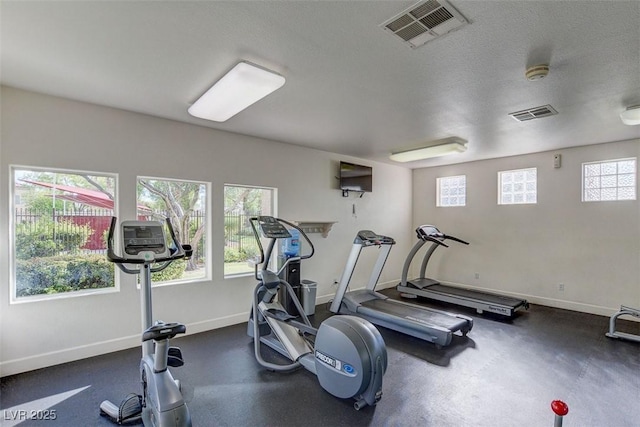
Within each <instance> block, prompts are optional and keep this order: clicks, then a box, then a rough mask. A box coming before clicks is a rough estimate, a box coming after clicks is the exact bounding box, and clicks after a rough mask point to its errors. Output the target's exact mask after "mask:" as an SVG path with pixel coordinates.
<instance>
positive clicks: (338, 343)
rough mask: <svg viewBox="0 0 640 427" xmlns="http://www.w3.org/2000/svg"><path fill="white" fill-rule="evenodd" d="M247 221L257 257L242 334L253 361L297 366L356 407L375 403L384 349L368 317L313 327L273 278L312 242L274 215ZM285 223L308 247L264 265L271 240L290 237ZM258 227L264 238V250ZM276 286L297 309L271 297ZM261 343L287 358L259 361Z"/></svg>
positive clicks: (279, 367) (336, 319) (342, 318)
mask: <svg viewBox="0 0 640 427" xmlns="http://www.w3.org/2000/svg"><path fill="white" fill-rule="evenodd" d="M250 223H251V227H252V229H253V234H254V236H255V238H256V241H257V243H258V248H259V249H260V260H259V261H258V262H257V263H256V264H255V278H256V280H258V282H259V283H258V285H257V286H256V288H255V291H254V294H253V305H252V308H251V315H250V319H249V324H248V327H247V334H248V335H249V336H250V337H252V338H253V343H254V353H255V357H256V360H257V361H258V363H259V364H260V365H262V366H264V367H265V368H267V369H269V370H272V371H279V372H286V371H292V370H294V369H297V368H299V367H301V366H302V367H304V368H305V369H307V370H308V371H310V372H312V373H313V374H315V375H316V376H317V377H318V381H319V382H320V386H322V388H323V389H325V390H326V391H327V392H329V393H330V394H332V395H334V396H336V397H339V398H343V399H350V398H353V399H355V403H354V408H355V409H356V410H359V409H361V408H363V407H365V406H367V405H370V406H373V405H375V404H376V403H377V402H378V401H379V400H380V399H381V397H382V377H383V375H384V373H385V371H386V369H387V349H386V347H385V343H384V340H383V339H382V336H381V335H380V332H378V330H377V329H376V328H375V327H374V326H373V325H372V324H371V323H369V322H368V321H366V320H364V319H361V318H358V317H355V316H333V317H330V318H328V319H327V320H325V321H324V322H322V324H321V325H320V327H319V328H318V329H316V328H314V327H313V326H312V324H311V322H310V321H309V318H308V317H307V315H306V314H305V311H304V309H303V307H302V304H301V303H300V300H299V299H298V297H297V296H296V294H295V292H294V290H293V288H292V286H291V285H290V284H289V283H287V282H286V281H285V280H282V279H281V278H280V277H279V276H280V273H281V272H282V271H284V269H285V268H286V266H287V263H288V262H291V261H296V260H302V259H308V258H310V257H311V256H313V253H314V248H313V243H311V241H310V240H309V238H308V237H307V235H306V234H305V233H304V231H302V229H300V228H299V227H298V226H296V225H294V224H293V223H291V222H288V221H285V220H283V219H280V218H274V217H271V216H260V217H253V218H251V219H250ZM287 226H288V227H290V228H295V229H297V230H298V231H299V232H300V235H301V236H302V237H304V239H305V240H306V242H307V243H308V245H309V247H310V252H309V253H308V254H306V255H301V256H297V257H293V258H289V259H288V260H287V261H286V262H285V264H284V265H282V267H281V268H280V271H278V272H276V271H272V270H269V267H268V266H269V262H270V260H271V258H272V254H273V249H274V247H275V243H276V241H277V240H278V239H287V238H291V234H290V233H289V230H288V229H287ZM258 229H260V231H261V232H262V235H263V236H264V237H265V238H268V239H270V241H269V245H268V248H267V252H266V254H265V252H264V249H263V247H262V243H261V241H260V234H259V232H258ZM259 268H260V269H259ZM281 287H282V288H283V289H284V290H285V292H286V293H287V294H288V295H289V297H290V298H291V302H292V303H293V305H294V306H295V308H296V310H297V313H288V312H287V311H286V310H285V309H284V308H283V306H282V304H281V302H280V301H277V300H276V296H277V295H278V291H279V289H280V288H281ZM262 344H265V345H267V346H268V347H270V348H272V349H274V350H276V351H277V352H278V353H280V354H281V355H283V356H285V357H286V358H287V359H289V360H290V363H287V364H278V363H271V362H267V361H266V360H264V358H263V357H262V355H261V345H262Z"/></svg>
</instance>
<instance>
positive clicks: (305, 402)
mask: <svg viewBox="0 0 640 427" xmlns="http://www.w3.org/2000/svg"><path fill="white" fill-rule="evenodd" d="M385 293H388V294H389V295H391V296H393V297H397V293H396V292H395V290H387V291H385ZM420 303H425V302H424V301H423V300H420ZM425 305H426V303H425ZM429 305H431V306H434V305H433V304H429ZM436 307H437V308H440V309H446V310H448V311H453V312H459V313H462V314H466V315H469V316H472V317H473V318H474V328H473V330H472V331H471V332H470V333H469V335H468V337H466V338H464V337H455V338H454V341H453V343H452V344H451V345H450V346H448V347H445V348H442V349H437V348H436V347H435V346H433V345H432V344H429V343H426V342H424V341H420V340H418V339H415V338H412V337H409V336H406V335H402V334H400V333H397V332H394V331H390V330H386V329H383V328H380V331H381V334H382V336H383V338H384V340H385V342H386V345H387V351H388V356H389V364H388V369H387V372H386V375H385V377H384V384H383V392H384V395H383V397H382V400H381V401H380V402H379V403H378V405H377V406H376V407H373V408H371V407H370V408H365V409H363V410H360V411H355V410H354V409H353V402H351V401H348V400H340V399H337V398H335V397H333V396H331V395H329V394H328V393H327V392H325V391H324V390H323V389H322V388H321V387H320V385H319V384H318V382H317V379H316V378H315V377H314V376H313V375H312V374H310V373H309V372H307V371H304V370H298V371H295V372H292V373H286V374H280V373H274V372H269V371H267V370H265V369H264V368H262V367H260V366H259V365H258V364H257V363H256V361H255V359H254V357H253V352H252V345H251V340H250V338H248V337H247V336H246V324H242V325H235V326H231V327H227V328H223V329H219V330H215V331H210V332H206V333H201V334H195V335H190V336H186V337H182V338H179V339H176V340H174V344H176V345H179V346H180V347H181V348H182V351H183V354H184V357H185V360H186V365H185V366H184V367H181V368H176V369H173V372H174V376H175V377H176V378H179V379H180V380H181V381H182V384H183V390H184V395H185V398H186V400H187V403H188V406H189V409H190V411H191V414H192V418H193V422H194V425H195V426H365V425H370V426H438V427H445V426H456V427H459V426H487V427H489V426H491V427H496V426H505V427H506V426H510V427H511V426H532V427H533V426H535V427H540V426H552V425H553V422H554V415H553V412H552V411H551V409H550V403H551V401H552V400H554V399H561V400H563V401H565V402H566V403H567V404H568V405H569V414H568V415H567V416H566V417H565V418H564V424H563V425H564V426H565V427H572V426H575V427H577V426H580V427H590V426H593V427H604V426H612V427H623V426H636V427H637V426H640V343H634V342H628V341H621V340H612V339H609V338H606V337H605V336H604V334H605V332H606V331H607V328H608V318H606V317H602V316H595V315H589V314H584V313H577V312H572V311H567V310H560V309H554V308H549V307H544V306H538V305H532V306H531V308H530V309H529V311H526V312H520V313H519V314H518V315H517V316H516V317H515V318H514V319H512V320H510V321H501V320H497V319H495V318H490V317H485V316H480V315H476V314H475V312H473V311H470V310H467V309H465V308H461V307H456V306H441V305H440V306H436ZM328 315H329V313H328V312H327V310H326V307H324V306H318V307H317V312H316V315H315V316H314V322H316V323H318V322H320V321H321V320H323V319H324V318H326V317H327V316H328ZM621 324H622V326H621V328H622V329H624V330H626V331H628V332H633V333H636V334H640V323H634V322H621ZM263 354H264V355H265V356H266V357H268V358H271V359H272V360H278V357H279V356H277V355H274V354H273V352H272V351H271V350H270V349H265V350H264V351H263ZM138 363H139V349H130V350H125V351H120V352H116V353H111V354H106V355H103V356H99V357H94V358H90V359H86V360H81V361H77V362H72V363H67V364H63V365H59V366H54V367H51V368H47V369H41V370H37V371H33V372H28V373H24V374H20V375H15V376H11V377H5V378H2V380H1V386H0V406H1V408H0V409H2V411H3V413H2V417H1V418H0V420H1V421H0V424H1V425H3V426H9V425H13V424H14V423H13V422H12V421H11V417H12V415H11V414H12V413H15V412H11V411H16V410H20V409H24V410H27V411H29V410H30V409H31V408H34V407H43V405H53V406H44V407H46V408H48V409H47V410H49V411H51V410H55V412H54V413H55V417H56V419H55V420H49V421H44V420H31V421H26V422H23V423H21V424H20V426H44V425H60V426H98V425H105V426H106V425H112V424H111V423H110V422H109V421H108V420H107V419H105V418H102V417H100V416H99V410H98V406H99V404H100V402H101V401H102V400H104V399H111V400H113V401H118V402H119V401H120V399H121V398H122V397H124V395H125V394H127V393H129V392H139V384H138V379H137V367H138ZM62 393H67V394H66V395H65V394H62ZM40 399H46V401H43V400H40ZM38 405H40V406H38Z"/></svg>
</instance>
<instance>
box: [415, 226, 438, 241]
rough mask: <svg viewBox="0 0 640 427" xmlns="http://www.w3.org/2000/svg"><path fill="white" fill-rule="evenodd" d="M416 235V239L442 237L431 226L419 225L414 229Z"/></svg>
mask: <svg viewBox="0 0 640 427" xmlns="http://www.w3.org/2000/svg"><path fill="white" fill-rule="evenodd" d="M416 234H417V235H418V239H422V238H423V237H437V238H442V237H444V234H442V233H441V232H440V230H438V229H437V228H436V227H434V226H433V225H421V226H420V227H418V228H417V229H416Z"/></svg>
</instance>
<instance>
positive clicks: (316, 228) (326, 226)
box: [295, 221, 337, 237]
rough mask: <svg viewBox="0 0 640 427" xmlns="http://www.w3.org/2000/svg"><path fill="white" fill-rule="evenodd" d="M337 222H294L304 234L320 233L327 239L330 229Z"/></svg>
mask: <svg viewBox="0 0 640 427" xmlns="http://www.w3.org/2000/svg"><path fill="white" fill-rule="evenodd" d="M336 222H337V221H296V222H295V223H296V225H297V226H298V227H300V228H301V229H302V231H304V232H305V233H307V234H309V233H322V237H327V236H328V235H329V231H331V227H333V224H335V223H336Z"/></svg>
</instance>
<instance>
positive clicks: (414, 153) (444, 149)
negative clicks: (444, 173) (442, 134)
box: [389, 136, 467, 163]
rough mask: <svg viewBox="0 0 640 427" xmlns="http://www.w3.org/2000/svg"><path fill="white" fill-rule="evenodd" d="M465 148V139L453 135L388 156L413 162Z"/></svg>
mask: <svg viewBox="0 0 640 427" xmlns="http://www.w3.org/2000/svg"><path fill="white" fill-rule="evenodd" d="M466 150H467V141H465V140H464V139H462V138H458V137H456V136H453V137H451V138H445V139H441V140H438V141H435V142H433V143H432V144H429V145H428V146H425V147H420V148H414V149H412V150H407V151H402V152H399V153H393V154H391V155H390V156H389V158H390V159H391V160H393V161H395V162H402V163H404V162H413V161H416V160H424V159H429V158H432V157H440V156H446V155H447V154H454V153H463V152H465V151H466Z"/></svg>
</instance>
